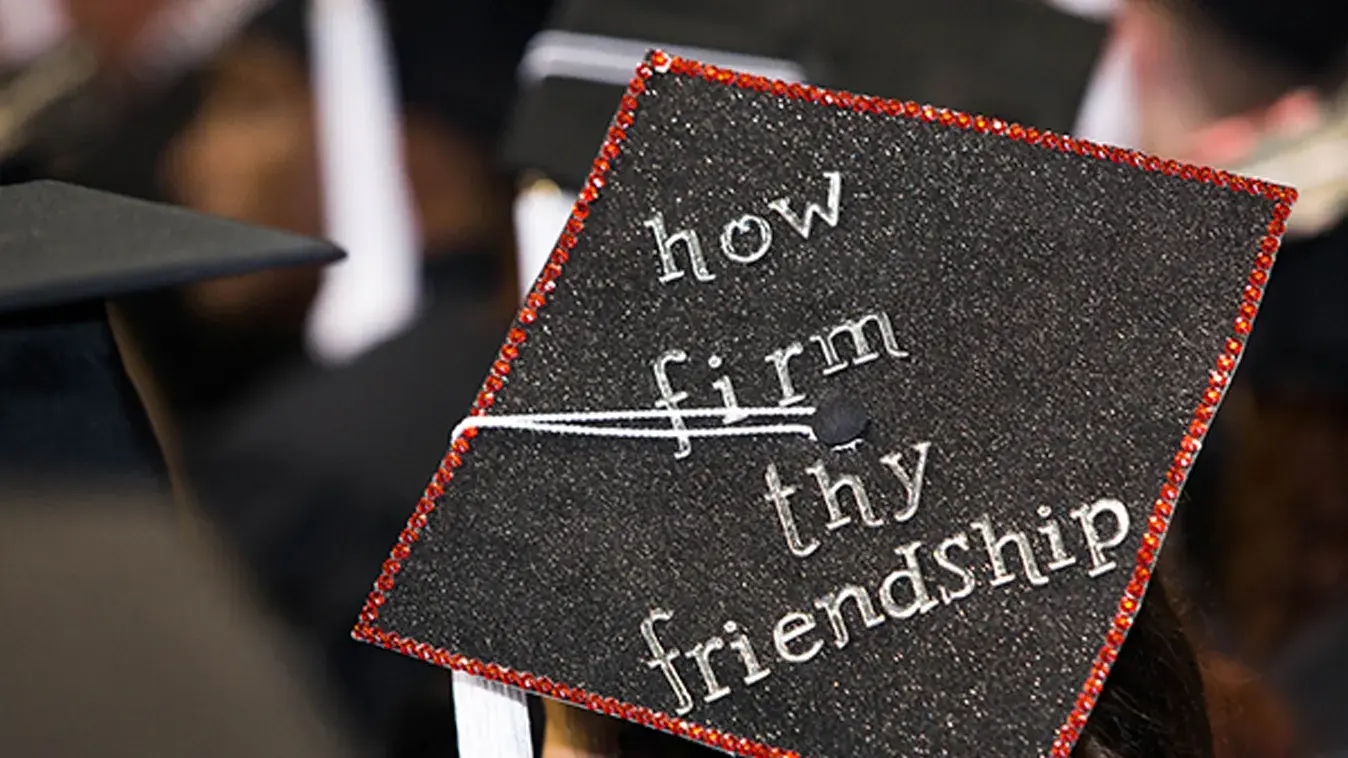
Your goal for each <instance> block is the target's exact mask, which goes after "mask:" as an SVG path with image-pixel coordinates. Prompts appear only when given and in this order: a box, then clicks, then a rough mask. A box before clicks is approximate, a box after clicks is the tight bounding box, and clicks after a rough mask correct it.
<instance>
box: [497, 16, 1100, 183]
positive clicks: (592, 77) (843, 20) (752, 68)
mask: <svg viewBox="0 0 1348 758" xmlns="http://www.w3.org/2000/svg"><path fill="white" fill-rule="evenodd" d="M556 5H557V11H556V12H555V13H554V14H553V19H552V20H551V21H550V27H551V28H550V29H549V31H547V32H544V33H543V34H541V35H539V37H538V38H537V39H535V40H534V42H533V43H531V45H530V47H529V49H528V51H527V52H526V54H525V58H524V63H523V65H522V68H521V75H522V78H523V80H524V81H523V82H522V84H523V87H524V89H523V91H522V93H521V95H520V98H519V102H518V104H517V105H516V107H515V113H514V116H513V117H512V119H511V121H510V123H509V129H508V132H507V136H506V143H505V146H504V150H505V158H506V160H507V161H508V162H509V163H510V164H511V165H513V166H515V167H517V168H521V169H525V170H531V171H538V172H541V173H543V174H545V175H547V176H548V177H549V178H550V179H552V180H553V181H554V182H556V183H558V184H560V185H561V186H563V187H566V188H568V189H579V185H580V182H582V181H584V179H585V176H586V174H587V173H588V171H589V167H590V160H591V158H593V148H594V143H595V142H596V141H598V140H600V139H602V138H603V133H604V129H606V128H607V122H608V119H609V116H610V115H611V111H612V103H613V101H614V100H616V99H618V98H619V97H621V96H622V90H623V87H624V86H625V85H626V79H627V74H628V73H630V64H629V63H628V61H629V60H632V59H634V58H636V57H639V56H640V55H642V54H643V53H644V49H645V46H648V45H650V44H658V45H659V46H661V47H664V48H666V49H669V50H671V51H678V52H680V53H681V54H684V55H696V56H698V57H699V58H700V59H702V60H705V61H707V62H709V63H714V64H717V65H724V66H735V67H738V68H740V69H743V70H745V71H749V72H750V73H754V74H762V75H765V76H769V77H782V78H788V79H790V78H798V79H808V80H809V81H810V82H812V83H814V84H817V85H821V86H827V87H833V88H840V89H849V90H853V91H864V92H873V93H876V94H878V95H884V96H887V97H905V98H913V99H917V100H920V101H926V100H931V101H940V102H945V103H948V104H950V105H952V106H958V107H960V108H964V109H966V110H970V111H978V112H982V113H991V114H996V115H999V116H1002V117H1003V118H1009V119H1019V120H1023V121H1026V122H1031V123H1035V124H1038V125H1039V126H1040V127H1041V128H1050V129H1067V128H1069V127H1070V126H1071V124H1072V123H1073V122H1074V121H1075V119H1076V114H1077V109H1078V107H1079V106H1080V103H1081V98H1082V96H1083V95H1084V94H1085V91H1086V86H1087V84H1088V82H1089V79H1090V76H1091V73H1092V71H1093V69H1094V66H1095V62H1096V58H1097V57H1098V55H1099V51H1100V46H1101V44H1102V42H1103V40H1104V35H1105V27H1104V25H1102V24H1100V23H1097V22H1094V21H1089V20H1086V19H1081V18H1076V17H1073V16H1069V15H1067V14H1065V13H1062V12H1060V11H1058V10H1057V9H1055V8H1052V7H1049V6H1048V5H1046V4H1043V3H1024V2H1014V3H1006V2H1002V1H1001V0H946V2H942V3H925V2H921V1H920V0H714V1H712V2H682V3H668V2H664V1H663V0H561V1H559V2H557V4H556ZM970 18H977V19H979V23H977V24H970V23H968V22H967V20H968V19H970ZM633 48H635V52H632V50H633ZM615 69H616V76H614V75H613V74H614V73H615Z"/></svg>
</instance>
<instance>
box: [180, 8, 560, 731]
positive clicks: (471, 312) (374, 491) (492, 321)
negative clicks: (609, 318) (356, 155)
mask: <svg viewBox="0 0 1348 758" xmlns="http://www.w3.org/2000/svg"><path fill="white" fill-rule="evenodd" d="M385 7H386V18H387V22H388V27H389V30H390V35H391V38H392V40H393V42H394V57H395V62H396V66H397V69H398V81H399V85H400V88H401V99H402V106H403V139H404V142H403V144H404V149H405V153H406V160H407V171H408V178H409V184H410V186H411V189H412V199H413V202H414V204H415V209H416V212H417V213H416V215H417V220H418V222H419V227H420V230H421V236H422V238H423V240H424V242H423V247H424V251H425V255H424V259H423V260H424V265H423V278H424V283H425V293H426V296H425V297H424V303H425V305H424V307H423V309H422V311H421V312H420V315H419V316H418V318H417V320H416V321H415V322H414V323H413V324H412V325H411V326H410V328H408V329H407V330H406V331H405V332H403V333H401V334H400V335H398V336H396V337H394V338H392V339H390V340H389V341H387V342H386V343H384V344H382V345H380V346H378V347H376V348H374V349H372V350H371V351H369V352H368V353H366V354H364V355H362V356H360V357H359V358H357V359H356V360H354V361H353V362H351V363H348V364H346V365H343V366H340V367H336V368H323V367H319V366H310V367H301V368H297V369H296V370H294V371H292V372H289V373H287V374H285V375H283V376H281V377H280V378H279V379H278V380H276V381H274V382H271V383H269V384H268V385H266V386H264V387H263V388H262V389H261V390H260V391H259V392H257V393H256V394H255V395H254V396H252V397H250V398H249V399H248V400H247V402H243V403H240V404H238V405H236V406H234V407H232V408H231V409H229V410H228V412H225V413H220V414H217V415H216V416H215V417H214V418H213V419H211V423H209V424H202V425H199V426H198V427H196V428H195V429H193V430H192V431H191V432H190V433H188V434H186V435H185V443H184V446H185V451H186V457H187V470H188V475H189V477H190V479H191V480H192V482H193V485H194V489H195V494H196V497H197V501H198V505H199V506H200V508H201V509H202V511H203V512H204V513H205V514H206V515H207V516H208V518H209V519H210V520H211V521H212V522H213V523H215V524H217V525H219V526H220V527H221V529H222V530H223V533H224V535H225V536H226V538H227V539H228V541H229V542H230V543H231V544H232V545H233V546H235V547H236V548H237V549H238V550H239V551H240V552H241V555H242V556H243V559H244V562H245V564H246V565H247V567H248V568H249V569H250V570H251V572H252V575H253V576H254V577H256V578H257V579H258V581H259V582H260V586H261V588H262V590H263V592H264V593H265V598H266V600H267V601H268V603H269V605H270V606H271V607H272V608H273V609H274V610H275V612H276V613H278V614H279V615H280V617H282V618H284V619H285V620H286V622H287V623H288V624H289V626H290V627H291V628H292V630H294V631H295V632H296V633H297V634H298V635H299V636H300V639H301V640H302V641H303V643H304V645H305V647H306V648H307V649H308V650H309V651H310V652H311V653H312V654H313V655H314V657H315V659H316V660H317V661H318V663H319V665H320V666H321V667H322V668H323V670H325V671H327V672H328V673H329V674H330V676H331V677H332V678H333V682H334V684H335V689H336V692H337V694H338V696H339V699H340V701H341V704H342V705H343V706H344V708H345V709H346V713H347V715H348V717H349V718H350V719H351V720H352V722H353V723H354V724H355V725H356V726H357V727H358V729H359V731H360V732H361V733H362V735H363V736H364V737H365V738H366V739H367V740H368V741H370V742H371V743H372V744H374V745H376V746H378V748H379V749H381V750H383V751H384V752H385V754H388V755H399V756H402V755H406V756H413V755H447V754H453V751H454V744H455V730H454V720H453V712H452V706H451V700H450V691H449V675H448V674H447V673H446V672H444V671H441V670H438V669H435V668H434V667H431V666H427V665H426V664H424V663H420V662H418V661H413V660H410V659H406V658H403V657H401V656H396V655H391V654H389V653H388V652H387V651H383V650H379V649H376V648H373V647H370V646H365V645H360V644H357V643H355V642H352V640H351V638H350V630H351V627H352V625H353V624H354V623H355V619H356V614H357V613H358V612H359V610H360V607H361V604H362V603H363V601H364V599H365V596H366V594H367V593H368V592H369V590H370V586H371V585H370V583H371V581H372V579H373V578H374V577H375V576H377V574H378V571H379V566H380V564H381V563H382V561H383V560H384V559H385V558H387V556H388V551H389V550H390V549H391V547H392V546H393V544H394V542H395V541H396V539H397V535H398V532H399V531H400V530H401V529H402V527H403V526H404V525H405V523H406V521H407V518H408V517H409V515H411V512H412V508H413V507H414V506H415V504H416V502H417V500H418V498H419V497H420V495H421V492H422V490H423V489H424V488H425V486H426V484H427V482H428V481H429V480H430V477H431V475H432V474H433V473H434V471H435V468H436V466H437V465H438V463H439V461H440V459H441V457H442V456H443V455H444V452H445V447H446V445H447V438H446V435H447V434H448V432H449V430H450V429H452V428H453V426H454V425H455V424H456V423H457V422H458V420H459V419H460V418H461V417H462V415H463V413H464V412H465V410H466V409H467V408H468V407H470V405H471V403H472V400H473V398H474V397H475V395H476V394H477V391H478V387H479V385H480V383H481V380H482V377H483V376H484V375H485V373H486V371H487V369H488V367H489V365H490V363H491V361H492V359H493V356H494V354H495V352H496V349H497V348H498V347H499V344H500V338H501V335H502V334H503V333H504V330H505V329H506V327H507V326H508V323H509V320H510V318H511V316H512V315H513V312H514V309H515V307H516V306H517V298H518V295H517V294H516V293H517V290H516V289H515V284H514V270H513V240H512V229H511V210H512V201H513V192H514V186H515V181H514V177H513V176H512V175H510V174H509V173H508V172H506V171H505V170H503V169H501V168H500V167H498V165H497V163H496V160H495V154H496V150H497V139H498V133H499V131H500V129H501V125H502V121H503V120H504V118H505V115H506V113H507V111H508V108H509V106H510V104H511V101H512V98H513V92H514V83H515V75H516V73H515V72H516V67H517V64H518V61H519V58H520V56H521V54H522V51H523V48H524V45H525V43H526V42H527V41H528V39H529V38H530V37H531V36H532V35H533V34H534V33H535V32H536V31H537V29H538V28H540V27H541V26H542V24H543V20H544V17H545V14H546V12H547V4H546V3H544V2H538V1H536V0H510V1H509V2H492V3H447V2H442V1H440V0H416V1H411V0H399V1H398V2H389V3H387V4H386V6H385ZM288 59H289V63H288V64H287V65H288V66H289V67H290V69H291V70H292V71H297V72H298V71H303V66H302V59H301V58H300V57H299V56H298V55H296V54H295V53H294V52H293V51H292V52H290V53H289V55H288ZM220 71H221V74H220V75H221V76H225V77H228V78H230V79H233V80H234V82H235V84H234V85H233V86H232V87H231V89H233V90H234V92H235V94H234V95H233V96H225V95H223V94H222V96H221V100H220V101H219V103H218V105H217V106H216V109H215V110H214V112H213V111H212V107H211V105H210V101H209V100H208V101H207V102H208V105H207V107H206V108H205V109H203V110H202V111H201V115H200V116H199V117H198V119H197V120H196V121H195V122H194V123H193V125H192V126H190V127H189V128H188V129H187V130H186V131H185V132H184V134H183V137H182V139H181V140H180V141H179V142H178V143H177V145H176V146H175V153H174V155H173V160H172V163H171V165H172V166H174V167H175V168H174V170H175V171H176V172H178V173H177V174H176V175H177V176H179V177H181V184H182V185H184V186H186V185H188V184H190V185H191V186H193V187H196V188H198V192H200V193H201V194H199V195H196V196H195V197H197V198H198V199H197V201H196V202H203V203H205V202H217V203H226V202H234V201H237V202H243V203H247V202H248V201H249V200H250V199H251V198H253V197H255V194H256V193H257V192H261V191H263V189H264V188H265V187H266V186H267V185H268V184H269V183H271V182H275V181H276V178H274V177H272V176H269V175H268V174H267V172H265V171H258V170H249V169H246V168H244V167H243V166H246V165H252V166H258V167H264V168H265V167H267V166H270V165H275V164H274V163H272V162H269V161H267V160H263V158H265V157H267V156H269V155H280V154H282V153H284V152H285V151H281V150H276V151H274V152H272V151H269V150H267V148H266V147H265V145H264V144H262V143H263V142H264V141H265V140H266V139H267V138H268V136H269V135H270V136H274V135H276V134H277V133H278V131H279V130H278V128H277V127H275V126H269V120H268V119H267V118H266V117H265V114H266V113H267V112H272V113H278V114H279V113H290V112H293V111H294V110H296V106H295V105H293V100H295V99H296V98H297V97H298V94H299V92H303V89H300V90H299V91H298V92H292V93H282V92H277V91H276V89H277V85H276V83H275V82H274V81H264V80H263V77H262V76H261V75H259V74H251V75H250V74H248V73H247V72H246V71H243V70H239V69H236V70H235V71H233V72H232V73H231V72H228V71H225V70H224V69H223V68H222V69H220ZM302 81H303V80H302V78H299V81H298V82H297V84H299V83H302ZM245 85H246V86H245ZM249 91H253V92H256V93H258V94H256V95H254V96H252V97H247V96H243V95H244V93H246V92H249ZM266 103H271V104H272V106H271V107H270V108H263V107H262V106H263V105H264V104H266ZM293 119H294V122H295V123H298V124H301V125H300V126H297V127H296V133H300V134H305V133H308V135H309V136H308V137H307V139H306V140H303V142H304V143H305V144H312V140H313V135H312V133H311V132H312V129H313V126H312V124H313V119H312V118H308V119H305V118H301V117H299V115H298V114H296V115H295V116H294V117H293ZM221 164H229V165H221ZM280 165H281V166H283V167H284V166H286V165H290V164H285V163H282V164H280ZM284 186H285V185H283V188H284ZM291 202H293V199H292V200H291ZM259 210H261V209H259ZM246 299H247V298H238V299H233V298H222V301H223V302H222V303H221V305H222V307H224V308H226V309H228V307H229V305H230V304H231V303H239V304H243V303H246ZM239 310H240V311H241V312H246V311H247V308H246V307H240V308H239Z"/></svg>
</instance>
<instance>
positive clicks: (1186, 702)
mask: <svg viewBox="0 0 1348 758" xmlns="http://www.w3.org/2000/svg"><path fill="white" fill-rule="evenodd" d="M1213 754H1214V753H1213V735H1212V729H1211V726H1210V724H1209V721H1208V710H1207V699H1206V697H1205V695H1204V682H1203V675H1202V671H1201V669H1200V666H1199V662H1198V657H1197V655H1196V654H1195V652H1194V648H1193V646H1192V645H1191V643H1190V642H1189V639H1188V636H1187V634H1186V633H1185V631H1184V628H1183V625H1182V624H1181V622H1180V620H1179V617H1178V615H1177V614H1176V612H1175V610H1174V608H1173V607H1172V606H1171V603H1170V600H1169V598H1167V597H1166V593H1165V590H1164V588H1163V587H1162V586H1161V584H1160V583H1159V582H1155V583H1153V584H1152V587H1151V589H1150V590H1149V591H1148V593H1147V599H1146V602H1144V603H1143V604H1142V609H1141V611H1140V612H1139V613H1138V616H1137V620H1136V622H1135V624H1134V626H1133V629H1132V632H1131V633H1129V635H1128V640H1127V642H1125V643H1124V646H1123V649H1122V650H1120V651H1119V657H1118V660H1117V661H1116V662H1115V665H1114V669H1113V671H1112V673H1111V674H1110V676H1109V679H1107V680H1106V682H1105V687H1104V690H1103V691H1102V692H1101V693H1100V700H1099V703H1098V704H1097V705H1096V707H1095V711H1094V712H1093V713H1092V714H1091V718H1090V720H1089V721H1088V722H1086V727H1085V729H1084V730H1083V732H1082V736H1081V741H1080V742H1078V743H1077V746H1076V750H1075V751H1074V752H1073V755H1074V756H1076V757H1077V758H1143V757H1144V756H1145V758H1210V757H1211V756H1212V755H1213Z"/></svg>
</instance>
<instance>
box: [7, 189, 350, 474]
mask: <svg viewBox="0 0 1348 758" xmlns="http://www.w3.org/2000/svg"><path fill="white" fill-rule="evenodd" d="M340 256H341V252H340V251H339V250H337V249H336V248H334V247H332V246H330V245H328V244H327V243H324V242H320V241H317V240H311V239H307V238H304V237H299V236H295V235H291V234H287V233H283V232H278V231H272V230H268V229H261V228H256V227H252V226H248V225H245V224H240V223H236V222H233V221H227V220H224V219H218V218H212V217H208V216H204V215H201V214H197V213H194V212H191V211H188V210H184V209H181V208H175V207H170V206H166V205H159V204H155V203H150V202H146V201H142V200H134V199H130V198H126V197H121V196H118V195H114V194H109V193H105V192H100V191H95V190H90V189H85V188H82V187H77V186H74V185H69V184H63V183H59V182H51V181H38V182H30V183H25V184H20V185H13V186H8V187H0V485H4V486H15V485H25V484H29V483H34V482H38V483H45V484H50V483H62V482H64V483H70V482H71V481H73V480H69V479H67V478H66V477H69V476H71V475H78V476H79V477H81V478H83V477H89V476H93V477H100V476H107V477H112V478H117V479H123V478H125V479H128V480H130V479H135V480H141V481H156V480H157V481H159V482H160V483H162V482H163V481H164V479H163V477H164V470H163V460H162V458H161V456H160V453H159V449H158V446H157V444H156V442H155V438H154V435H153V434H152V429H151V427H150V424H149V420H148V418H147V416H146V414H145V410H144V408H143V407H142V406H141V403H140V399H139V398H138V397H137V396H136V394H135V393H136V388H135V387H134V386H133V385H132V384H131V381H130V380H129V378H128V372H127V367H126V366H125V365H124V355H123V352H122V349H123V342H121V341H119V339H118V338H117V337H116V336H115V334H114V321H113V319H111V318H110V311H109V309H108V307H107V301H110V300H115V299H118V298H123V297H127V296H131V295H135V294H139V293H144V292H148V291H151V290H156V289H162V288H168V287H174V286H177V285H182V284H187V283H190V282H195V281H199V280H203V279H209V278H214V277H222V276H231V275H236V274H244V273H249V272H253V271H258V270H261V269H266V268H271V267H277V266H292V265H301V264H315V263H324V262H328V261H332V260H335V259H337V258H339V257H340ZM119 333H120V332H119Z"/></svg>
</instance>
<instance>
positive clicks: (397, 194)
mask: <svg viewBox="0 0 1348 758" xmlns="http://www.w3.org/2000/svg"><path fill="white" fill-rule="evenodd" d="M309 33H310V38H311V40H312V47H313V51H312V54H313V81H314V96H315V100H316V105H317V110H318V114H319V115H318V120H319V130H318V132H319V134H318V137H319V139H318V142H319V151H320V153H319V154H320V156H321V166H322V173H323V196H324V211H325V214H326V223H327V236H328V237H329V238H330V239H332V240H333V241H334V242H336V243H337V244H338V245H340V246H341V247H343V248H345V250H346V252H347V259H346V260H344V261H342V262H341V263H338V264H336V265H334V266H330V267H328V269H327V270H326V271H325V272H324V279H323V287H322V290H321V291H320V292H319V295H318V299H317V301H316V302H315V303H314V307H313V310H312V312H311V313H310V316H309V324H308V327H309V334H308V336H309V347H310V350H311V351H312V352H313V353H314V356H315V357H316V358H318V359H319V360H320V361H323V362H325V363H330V364H331V363H341V362H345V361H348V360H351V359H353V358H355V357H356V356H358V355H359V354H361V353H363V352H365V351H366V350H368V349H370V348H372V347H374V346H376V345H378V344H379V343H381V342H383V341H385V340H387V339H388V338H390V337H392V336H394V335H396V334H397V333H399V332H401V331H402V330H403V329H405V328H406V327H407V326H408V325H410V323H411V322H412V320H413V319H414V318H415V317H416V314H417V310H418V306H419V300H420V279H421V254H420V239H419V233H418V230H417V228H416V220H415V217H414V216H413V212H412V199H411V192H410V190H409V188H408V186H407V177H406V174H405V171H404V169H403V167H404V163H403V154H402V129H401V124H400V119H399V112H400V108H399V106H398V102H397V97H396V95H395V92H396V89H395V83H394V76H393V71H392V66H391V65H390V60H391V56H390V55H389V52H388V49H387V47H388V40H387V39H386V34H385V29H384V19H383V17H382V15H381V14H380V12H379V9H378V8H377V7H376V6H375V5H374V4H373V3H372V2H371V1H370V0H313V4H312V6H311V12H310V17H309Z"/></svg>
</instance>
